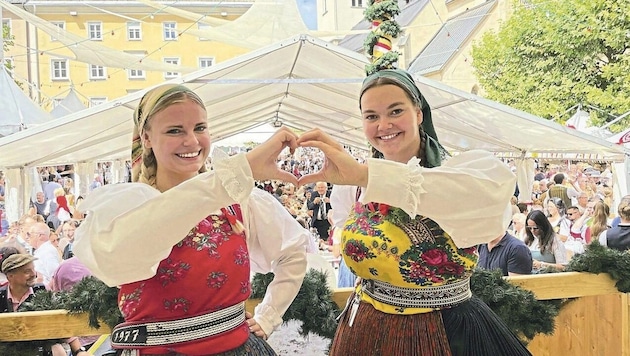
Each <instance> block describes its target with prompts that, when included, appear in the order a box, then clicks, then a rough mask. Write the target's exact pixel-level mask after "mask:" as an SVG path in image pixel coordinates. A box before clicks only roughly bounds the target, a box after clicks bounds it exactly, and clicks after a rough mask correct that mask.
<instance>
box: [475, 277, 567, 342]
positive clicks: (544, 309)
mask: <svg viewBox="0 0 630 356" xmlns="http://www.w3.org/2000/svg"><path fill="white" fill-rule="evenodd" d="M470 287H471V290H472V292H473V294H474V295H475V296H476V297H478V298H479V299H481V300H483V301H484V303H486V304H487V305H488V306H489V307H490V309H492V310H493V311H494V312H495V313H496V314H497V315H498V316H499V318H501V319H502V320H503V321H504V322H505V323H506V324H507V326H508V327H509V328H510V330H512V332H514V334H515V335H518V336H519V338H520V339H521V342H523V343H524V344H527V343H529V341H531V340H532V339H533V338H534V336H536V334H539V333H543V334H547V335H551V334H553V331H554V327H555V321H554V320H555V318H556V316H558V313H559V311H560V307H561V306H562V305H563V302H562V301H561V300H549V301H541V300H537V299H536V297H535V296H534V293H532V292H531V291H528V290H525V289H522V288H520V287H517V286H515V285H513V284H511V283H509V282H508V281H506V280H505V279H503V274H502V272H501V270H494V271H488V270H482V269H476V270H475V271H474V273H473V274H472V276H471V280H470Z"/></svg>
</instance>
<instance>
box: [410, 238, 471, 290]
mask: <svg viewBox="0 0 630 356" xmlns="http://www.w3.org/2000/svg"><path fill="white" fill-rule="evenodd" d="M449 242H450V240H449V239H447V238H446V237H445V236H444V235H442V236H436V238H435V243H430V242H426V241H425V242H423V243H420V244H418V245H412V246H411V248H410V249H409V250H407V251H405V253H403V254H402V255H401V256H400V265H399V266H400V273H401V274H402V276H403V279H404V280H405V281H406V282H409V283H414V284H417V285H419V286H426V285H432V284H435V283H443V282H449V281H456V280H459V279H461V277H462V275H463V274H464V272H465V268H464V266H465V263H464V261H463V260H462V259H461V257H459V256H460V255H461V254H463V253H465V252H468V251H464V250H463V249H461V250H459V251H458V250H457V249H456V248H454V246H453V245H452V244H451V243H449Z"/></svg>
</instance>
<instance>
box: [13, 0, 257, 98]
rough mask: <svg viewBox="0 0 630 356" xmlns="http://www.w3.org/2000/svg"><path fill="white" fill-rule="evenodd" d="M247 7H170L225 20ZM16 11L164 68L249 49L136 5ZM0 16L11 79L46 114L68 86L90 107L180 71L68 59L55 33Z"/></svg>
mask: <svg viewBox="0 0 630 356" xmlns="http://www.w3.org/2000/svg"><path fill="white" fill-rule="evenodd" d="M251 4H252V2H249V1H248V2H236V1H221V2H208V1H186V2H180V3H178V9H181V10H186V11H191V12H195V13H198V14H200V16H199V17H201V16H202V15H207V16H212V17H216V18H220V19H226V20H233V19H235V18H237V17H239V16H240V15H242V14H243V13H244V12H245V11H246V10H247V9H249V7H251ZM20 6H22V5H20ZM164 6H167V5H164ZM22 8H23V9H25V10H27V11H28V12H30V13H31V14H34V15H36V16H38V17H39V18H41V19H44V20H46V21H48V22H49V23H51V24H53V25H55V26H57V27H59V28H62V29H64V30H65V31H68V32H70V33H72V34H75V35H78V36H80V37H82V38H84V39H85V40H86V41H94V42H96V43H98V44H100V45H102V46H105V47H108V48H109V49H113V50H116V51H119V53H126V54H131V55H134V56H137V57H138V58H139V60H140V59H142V60H143V61H145V62H148V61H155V62H160V63H170V64H175V65H179V66H182V67H184V68H187V69H188V70H195V69H199V68H203V67H207V66H211V65H214V64H216V63H219V62H222V61H225V60H227V59H230V58H233V57H236V56H238V55H241V54H244V53H247V52H248V51H249V49H246V48H240V47H236V46H232V45H229V44H225V43H220V42H216V41H209V40H206V39H204V38H200V37H198V36H196V35H193V34H190V33H188V32H187V31H188V30H190V29H195V30H198V29H201V30H203V29H205V28H207V27H208V26H207V25H204V24H202V23H199V22H197V21H195V20H192V19H187V18H183V17H179V16H176V15H172V14H169V13H166V12H165V11H161V10H160V9H156V8H153V7H149V6H146V5H144V4H142V3H141V2H138V1H72V0H71V1H55V0H47V1H29V2H28V3H26V4H25V5H24V6H22ZM2 17H3V18H8V19H10V22H11V27H12V28H13V29H14V30H13V31H12V32H13V34H14V37H15V40H14V41H15V45H14V46H13V47H12V48H11V50H10V51H9V52H7V53H5V57H6V58H7V60H10V61H12V62H13V64H14V66H15V78H16V79H17V80H18V81H28V82H30V83H32V85H33V88H37V89H38V90H31V92H30V93H29V94H30V96H31V98H33V99H34V100H35V101H36V102H39V103H40V106H41V107H42V108H43V109H44V110H46V111H50V110H52V109H53V108H54V106H55V105H56V104H57V103H58V102H59V101H61V100H62V99H63V98H65V96H66V95H67V93H68V91H69V89H70V88H71V87H74V89H75V90H76V92H77V93H78V94H79V96H80V98H81V99H82V101H84V104H85V105H86V106H93V105H97V104H100V103H102V102H105V101H108V100H112V99H115V98H118V97H121V96H124V95H126V94H128V93H131V92H134V91H137V90H141V89H144V88H147V87H149V86H153V85H156V84H159V83H162V82H164V81H166V80H169V79H172V78H176V77H178V76H180V75H182V74H183V73H180V72H177V71H172V72H163V71H153V70H139V69H129V68H115V67H101V66H96V65H92V64H90V63H83V62H80V61H78V60H75V59H74V58H75V55H74V53H73V52H72V50H71V49H72V48H69V47H68V46H66V45H64V44H63V43H61V42H60V41H58V40H57V39H56V38H55V36H53V35H51V34H49V33H47V32H45V31H42V30H41V29H36V28H35V27H34V26H32V25H28V24H27V23H26V22H25V21H24V20H22V19H20V18H19V17H17V16H15V15H13V14H11V13H10V12H8V11H6V10H4V12H3V16H2ZM70 47H71V46H70ZM25 91H26V90H25Z"/></svg>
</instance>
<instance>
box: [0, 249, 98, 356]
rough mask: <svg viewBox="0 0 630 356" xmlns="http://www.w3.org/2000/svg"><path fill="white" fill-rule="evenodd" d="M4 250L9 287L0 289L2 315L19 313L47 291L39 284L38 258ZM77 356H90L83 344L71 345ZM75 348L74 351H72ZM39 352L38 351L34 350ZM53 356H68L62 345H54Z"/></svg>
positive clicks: (0, 263)
mask: <svg viewBox="0 0 630 356" xmlns="http://www.w3.org/2000/svg"><path fill="white" fill-rule="evenodd" d="M0 250H2V252H3V254H2V256H1V257H0V270H1V271H2V273H3V274H5V275H6V278H7V281H8V283H7V285H5V286H2V287H0V313H14V312H18V311H19V308H20V306H21V305H22V304H24V303H25V302H28V301H30V300H31V299H32V298H33V296H34V295H35V293H39V292H41V291H45V290H46V287H45V286H44V284H42V283H37V272H36V271H35V266H34V262H35V261H36V260H37V257H34V256H31V255H29V254H25V253H17V252H16V251H12V253H6V254H5V253H4V252H8V251H7V250H6V249H0ZM70 346H71V350H73V351H76V352H75V353H73V355H75V356H90V354H89V353H87V352H85V350H82V349H81V344H80V343H79V342H78V341H74V342H72V343H71V344H70ZM72 347H74V349H72ZM33 351H34V352H37V350H33ZM50 351H51V352H52V355H53V356H66V352H65V350H64V348H63V347H61V345H54V346H53V347H52V348H51V350H50Z"/></svg>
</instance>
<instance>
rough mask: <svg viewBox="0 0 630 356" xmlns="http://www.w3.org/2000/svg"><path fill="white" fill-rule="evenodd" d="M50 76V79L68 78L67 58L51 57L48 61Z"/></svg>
mask: <svg viewBox="0 0 630 356" xmlns="http://www.w3.org/2000/svg"><path fill="white" fill-rule="evenodd" d="M50 77H51V78H52V80H68V60H67V59H53V60H51V61H50Z"/></svg>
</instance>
